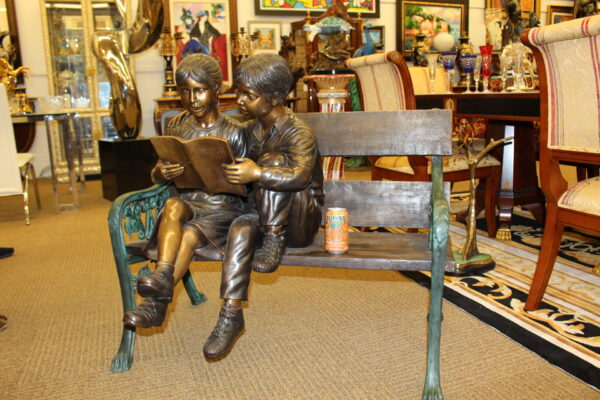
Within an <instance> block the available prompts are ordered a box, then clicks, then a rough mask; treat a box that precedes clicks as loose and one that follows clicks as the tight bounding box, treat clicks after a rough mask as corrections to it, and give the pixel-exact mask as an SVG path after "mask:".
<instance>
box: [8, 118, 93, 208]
mask: <svg viewBox="0 0 600 400" xmlns="http://www.w3.org/2000/svg"><path fill="white" fill-rule="evenodd" d="M75 118H77V113H76V112H55V113H22V114H12V115H11V120H12V123H13V124H23V123H32V122H44V124H45V127H46V137H47V139H48V152H49V154H50V172H51V174H52V189H53V191H54V200H55V204H56V209H57V211H61V210H66V209H72V208H79V193H80V192H85V175H84V173H83V154H82V147H81V136H80V133H78V131H77V130H76V129H75ZM55 121H56V122H58V123H60V124H61V128H62V129H59V136H58V139H55V137H54V136H53V135H52V134H51V132H52V128H51V123H52V122H55ZM56 140H60V141H61V142H62V144H63V146H64V149H65V156H66V161H67V168H68V171H69V173H68V175H69V185H70V192H71V196H72V203H61V202H60V199H59V192H58V180H57V178H56V174H55V169H56V166H57V163H56V157H55V153H54V149H55V148H57V143H55V142H56ZM75 159H77V163H76V161H75ZM78 178H79V182H80V184H81V188H78V187H77V180H78Z"/></svg>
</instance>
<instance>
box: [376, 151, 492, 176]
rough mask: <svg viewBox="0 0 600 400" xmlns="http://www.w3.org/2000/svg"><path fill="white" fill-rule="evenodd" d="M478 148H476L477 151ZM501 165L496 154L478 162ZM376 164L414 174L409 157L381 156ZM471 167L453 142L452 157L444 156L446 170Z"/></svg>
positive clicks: (460, 169) (486, 164) (479, 166)
mask: <svg viewBox="0 0 600 400" xmlns="http://www.w3.org/2000/svg"><path fill="white" fill-rule="evenodd" d="M477 151H478V149H477V148H475V152H477ZM496 165H500V162H499V161H498V160H496V158H495V157H494V156H491V155H489V154H488V155H486V156H485V157H483V159H482V160H481V161H480V162H479V164H477V168H482V167H490V166H496ZM375 166H376V167H379V168H384V169H389V170H392V171H398V172H402V173H405V174H411V175H412V174H414V171H413V169H412V168H411V166H410V164H409V163H408V158H407V157H404V156H403V157H379V159H377V161H376V162H375ZM468 169H469V163H468V162H467V155H466V153H465V151H464V149H463V148H461V147H458V146H456V145H454V144H453V146H452V155H451V156H450V157H444V172H453V171H463V170H468ZM427 173H428V174H431V163H429V164H428V165H427Z"/></svg>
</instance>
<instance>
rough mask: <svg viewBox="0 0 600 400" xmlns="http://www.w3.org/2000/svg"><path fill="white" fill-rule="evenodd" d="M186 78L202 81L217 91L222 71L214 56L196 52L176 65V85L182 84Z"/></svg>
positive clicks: (221, 79)
mask: <svg viewBox="0 0 600 400" xmlns="http://www.w3.org/2000/svg"><path fill="white" fill-rule="evenodd" d="M187 78H191V79H193V80H195V81H196V82H200V83H204V84H206V85H208V86H210V87H212V88H213V89H215V90H216V91H217V92H218V91H219V90H220V89H221V83H222V82H223V72H221V67H220V66H219V63H218V62H217V61H216V60H215V59H214V58H212V57H210V56H207V55H206V54H201V53H196V54H190V55H188V56H187V57H184V58H183V59H182V60H181V62H180V63H179V65H178V66H177V72H176V73H175V82H176V83H177V86H179V85H182V84H183V82H184V81H185V80H186V79H187Z"/></svg>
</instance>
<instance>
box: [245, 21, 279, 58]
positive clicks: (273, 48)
mask: <svg viewBox="0 0 600 400" xmlns="http://www.w3.org/2000/svg"><path fill="white" fill-rule="evenodd" d="M248 33H249V34H253V33H256V34H257V35H258V38H257V39H256V49H255V50H254V52H255V53H275V54H277V53H279V49H281V23H280V22H271V21H248Z"/></svg>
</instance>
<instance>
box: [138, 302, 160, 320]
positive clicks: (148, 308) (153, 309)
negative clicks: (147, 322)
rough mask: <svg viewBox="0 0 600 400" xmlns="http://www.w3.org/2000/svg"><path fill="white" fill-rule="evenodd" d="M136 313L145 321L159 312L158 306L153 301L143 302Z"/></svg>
mask: <svg viewBox="0 0 600 400" xmlns="http://www.w3.org/2000/svg"><path fill="white" fill-rule="evenodd" d="M137 311H138V312H139V313H140V314H142V315H143V316H144V317H145V318H147V319H150V318H155V316H156V314H160V312H161V310H159V309H158V304H157V303H156V302H154V301H144V302H143V303H142V304H140V305H139V306H138V309H137Z"/></svg>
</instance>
